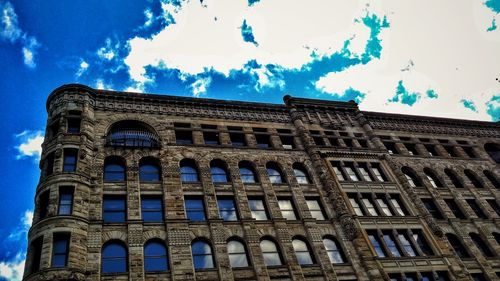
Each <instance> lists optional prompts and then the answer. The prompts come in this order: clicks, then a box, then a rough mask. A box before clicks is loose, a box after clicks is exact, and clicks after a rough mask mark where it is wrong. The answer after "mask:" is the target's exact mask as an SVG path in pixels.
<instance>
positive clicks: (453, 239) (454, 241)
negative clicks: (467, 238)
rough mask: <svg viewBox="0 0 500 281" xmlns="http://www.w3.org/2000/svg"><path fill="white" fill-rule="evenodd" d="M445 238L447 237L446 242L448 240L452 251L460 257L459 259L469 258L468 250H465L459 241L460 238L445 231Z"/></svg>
mask: <svg viewBox="0 0 500 281" xmlns="http://www.w3.org/2000/svg"><path fill="white" fill-rule="evenodd" d="M446 238H447V239H448V242H450V245H451V247H452V248H453V251H454V252H455V254H456V255H457V256H458V257H460V258H461V259H463V258H470V255H469V252H467V250H466V249H465V247H464V245H463V244H462V242H460V239H458V237H457V236H456V235H454V234H451V233H447V234H446Z"/></svg>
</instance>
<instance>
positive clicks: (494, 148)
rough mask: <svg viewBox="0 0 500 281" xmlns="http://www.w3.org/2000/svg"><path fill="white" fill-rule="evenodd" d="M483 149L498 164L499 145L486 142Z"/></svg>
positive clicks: (499, 158) (499, 162) (499, 155)
mask: <svg viewBox="0 0 500 281" xmlns="http://www.w3.org/2000/svg"><path fill="white" fill-rule="evenodd" d="M484 150H486V152H487V153H488V155H490V157H491V159H493V161H495V162H496V163H497V164H500V145H499V144H496V143H487V144H485V145H484Z"/></svg>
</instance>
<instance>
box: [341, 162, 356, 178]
mask: <svg viewBox="0 0 500 281" xmlns="http://www.w3.org/2000/svg"><path fill="white" fill-rule="evenodd" d="M344 170H345V171H346V173H347V176H348V178H349V179H351V180H352V181H359V177H358V175H357V174H356V171H355V170H354V165H353V164H352V163H346V166H345V167H344Z"/></svg>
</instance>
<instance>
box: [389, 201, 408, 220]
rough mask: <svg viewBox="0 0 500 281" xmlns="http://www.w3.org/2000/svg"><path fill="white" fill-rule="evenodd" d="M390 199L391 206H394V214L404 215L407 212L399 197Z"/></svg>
mask: <svg viewBox="0 0 500 281" xmlns="http://www.w3.org/2000/svg"><path fill="white" fill-rule="evenodd" d="M390 201H391V204H392V206H394V209H395V211H396V216H406V214H407V212H406V210H405V209H404V208H403V204H401V203H399V198H391V199H390Z"/></svg>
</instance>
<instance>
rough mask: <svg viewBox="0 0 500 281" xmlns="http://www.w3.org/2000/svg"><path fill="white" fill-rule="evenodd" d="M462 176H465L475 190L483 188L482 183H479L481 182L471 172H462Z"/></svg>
mask: <svg viewBox="0 0 500 281" xmlns="http://www.w3.org/2000/svg"><path fill="white" fill-rule="evenodd" d="M464 174H465V176H467V178H468V179H469V181H470V182H471V183H472V185H473V186H474V187H475V188H484V186H483V183H482V182H481V180H479V178H478V177H477V176H476V174H475V173H474V172H473V171H471V170H469V169H467V170H465V171H464Z"/></svg>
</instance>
